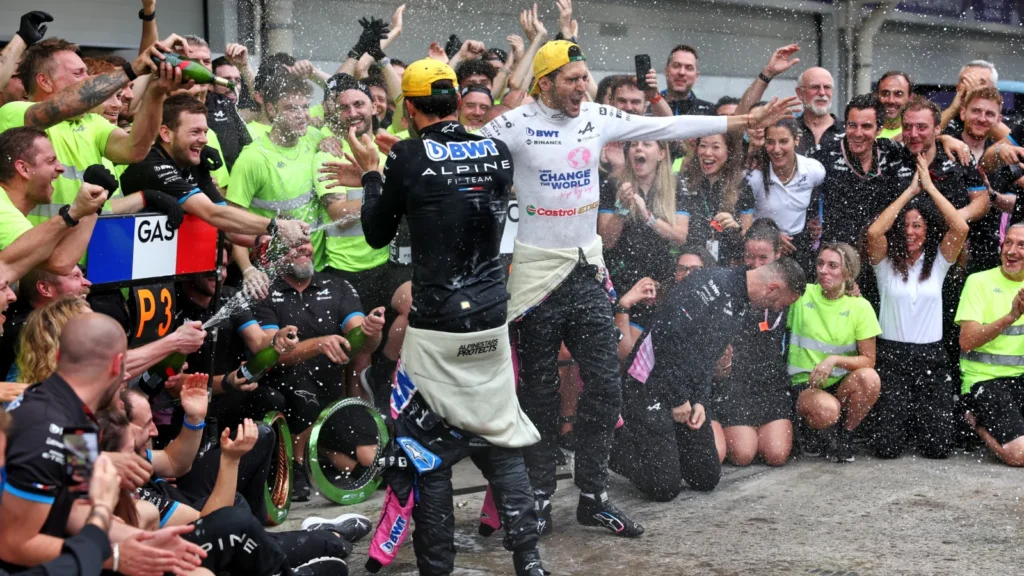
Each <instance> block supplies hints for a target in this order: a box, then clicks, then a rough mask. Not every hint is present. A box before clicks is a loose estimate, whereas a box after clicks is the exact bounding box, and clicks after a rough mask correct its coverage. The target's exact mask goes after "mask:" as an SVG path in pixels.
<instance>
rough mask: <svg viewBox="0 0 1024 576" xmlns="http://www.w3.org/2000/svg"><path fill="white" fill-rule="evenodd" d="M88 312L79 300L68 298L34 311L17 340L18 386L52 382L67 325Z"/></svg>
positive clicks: (82, 301)
mask: <svg viewBox="0 0 1024 576" xmlns="http://www.w3.org/2000/svg"><path fill="white" fill-rule="evenodd" d="M89 311H90V308H89V304H88V303H87V302H86V301H85V300H83V299H82V298H80V297H78V296H65V297H63V298H61V299H60V300H56V301H54V302H51V303H49V304H47V305H46V306H43V307H42V308H39V309H38V310H33V311H32V313H31V314H29V315H28V319H27V320H26V321H25V327H24V328H22V330H21V337H20V338H19V339H18V358H17V361H16V364H17V366H18V382H21V383H26V384H32V383H35V382H42V381H43V380H45V379H47V378H49V377H50V375H51V374H53V372H54V370H56V369H57V349H58V348H60V334H61V332H63V331H64V325H65V324H67V323H68V321H69V320H71V319H72V318H74V317H75V316H78V315H79V314H85V313H86V312H89Z"/></svg>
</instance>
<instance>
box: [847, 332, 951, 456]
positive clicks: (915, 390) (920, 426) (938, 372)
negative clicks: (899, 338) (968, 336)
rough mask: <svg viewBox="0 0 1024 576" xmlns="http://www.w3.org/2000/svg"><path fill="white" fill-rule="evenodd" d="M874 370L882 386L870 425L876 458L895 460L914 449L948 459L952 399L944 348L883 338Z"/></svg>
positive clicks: (922, 453) (936, 345)
mask: <svg viewBox="0 0 1024 576" xmlns="http://www.w3.org/2000/svg"><path fill="white" fill-rule="evenodd" d="M875 370H876V371H877V372H878V376H879V377H880V378H881V380H882V395H881V396H880V397H879V399H878V403H877V404H876V405H875V407H874V409H873V410H872V411H871V414H869V415H868V420H867V422H866V423H867V424H868V426H869V428H868V429H869V430H870V437H871V447H872V449H873V450H874V452H875V455H876V456H878V457H879V458H896V457H898V456H899V455H900V454H901V453H903V451H904V450H905V449H907V448H909V447H911V446H915V447H916V448H917V450H918V452H920V453H921V455H922V456H924V457H925V458H945V457H947V456H949V452H950V450H952V449H953V429H954V421H953V393H952V391H951V390H950V386H949V379H950V374H949V362H948V356H947V355H946V352H945V350H944V348H943V344H942V343H941V342H936V343H934V344H907V343H904V342H893V341H891V340H882V339H881V338H879V339H878V360H877V362H876V364H875Z"/></svg>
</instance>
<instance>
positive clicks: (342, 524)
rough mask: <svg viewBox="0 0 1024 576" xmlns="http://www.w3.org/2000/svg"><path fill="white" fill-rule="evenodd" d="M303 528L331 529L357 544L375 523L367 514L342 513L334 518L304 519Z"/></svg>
mask: <svg viewBox="0 0 1024 576" xmlns="http://www.w3.org/2000/svg"><path fill="white" fill-rule="evenodd" d="M302 529H303V530H331V531H333V532H337V533H338V534H341V537H342V538H344V539H345V540H348V541H349V542H351V543H353V544H355V543H356V542H358V541H360V540H362V539H363V538H364V537H366V535H367V534H369V533H370V530H372V529H373V523H371V522H370V519H369V518H367V517H366V516H363V515H360V514H351V513H349V514H342V515H341V516H338V517H337V518H335V519H333V520H328V519H327V518H320V517H319V516H310V517H309V518H306V519H305V520H303V521H302Z"/></svg>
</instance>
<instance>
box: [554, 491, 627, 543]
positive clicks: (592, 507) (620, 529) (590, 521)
mask: <svg viewBox="0 0 1024 576" xmlns="http://www.w3.org/2000/svg"><path fill="white" fill-rule="evenodd" d="M537 520H538V523H539V522H540V514H538V519H537ZM576 521H577V522H579V523H580V524H582V525H583V526H599V527H601V528H605V529H607V530H611V532H612V533H613V534H615V535H616V536H624V537H626V538H636V537H638V536H640V535H641V534H643V533H644V527H643V526H641V525H639V524H637V523H636V522H634V521H632V520H630V519H629V518H628V517H627V516H626V515H625V514H624V513H623V512H622V511H621V510H619V509H618V508H616V507H615V505H614V504H612V503H611V502H610V501H609V500H608V493H607V492H602V493H600V494H580V503H579V505H578V506H577V507H576Z"/></svg>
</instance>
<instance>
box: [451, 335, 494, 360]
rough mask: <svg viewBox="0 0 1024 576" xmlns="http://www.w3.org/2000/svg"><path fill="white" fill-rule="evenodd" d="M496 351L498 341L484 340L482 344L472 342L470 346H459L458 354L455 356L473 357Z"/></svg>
mask: <svg viewBox="0 0 1024 576" xmlns="http://www.w3.org/2000/svg"><path fill="white" fill-rule="evenodd" d="M497 350H498V339H497V338H495V339H494V340H484V341H483V342H473V343H472V344H463V345H462V346H459V353H458V354H456V356H457V357H458V356H475V355H477V354H487V353H488V352H496V351H497Z"/></svg>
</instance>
